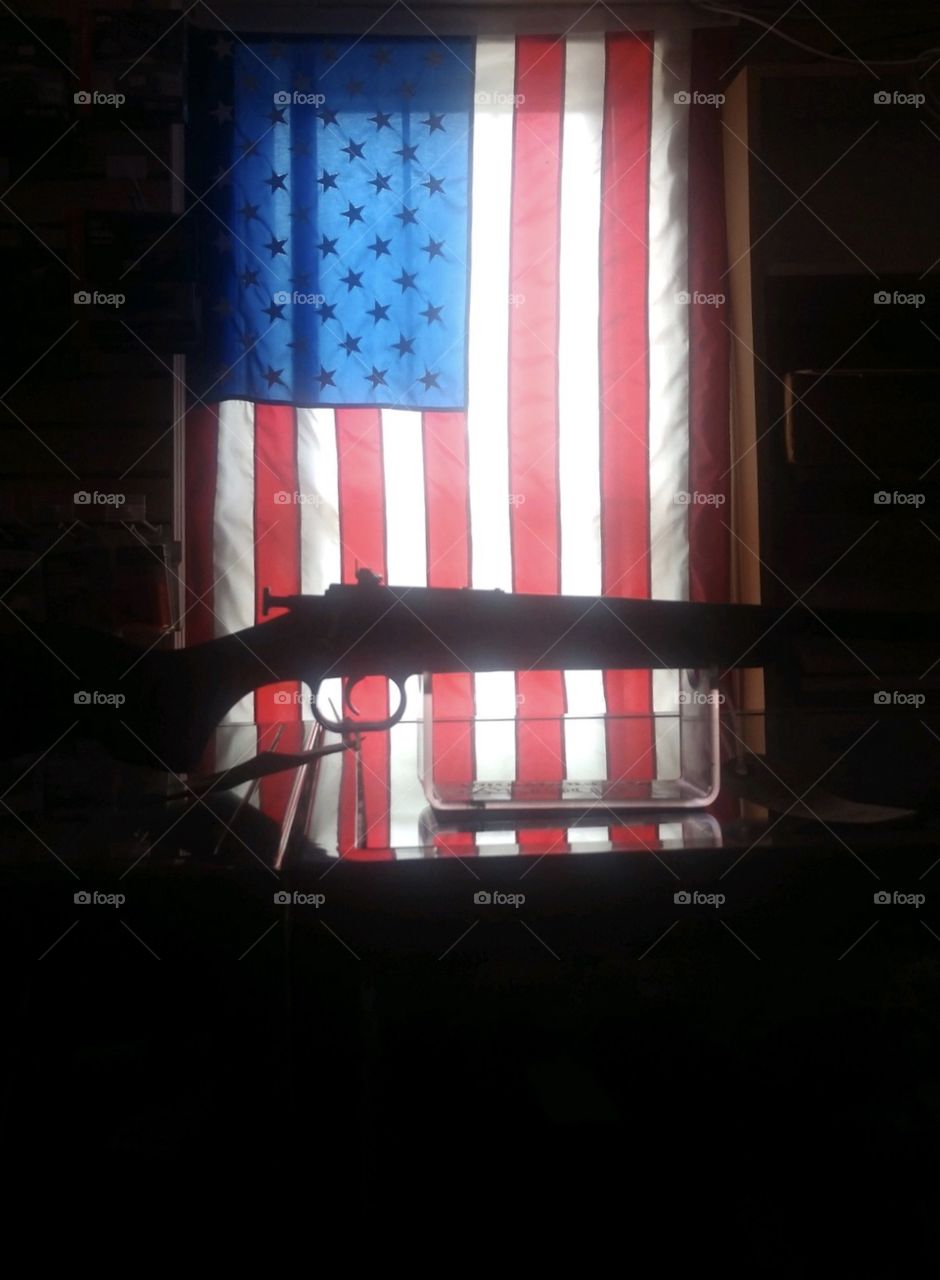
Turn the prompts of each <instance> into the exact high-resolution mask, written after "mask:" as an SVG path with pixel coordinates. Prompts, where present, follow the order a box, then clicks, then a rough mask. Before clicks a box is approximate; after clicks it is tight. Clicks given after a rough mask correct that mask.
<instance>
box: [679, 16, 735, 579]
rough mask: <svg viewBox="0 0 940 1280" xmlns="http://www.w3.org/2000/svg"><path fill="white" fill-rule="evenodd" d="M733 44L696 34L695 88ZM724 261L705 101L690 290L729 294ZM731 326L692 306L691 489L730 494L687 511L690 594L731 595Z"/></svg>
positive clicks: (692, 138)
mask: <svg viewBox="0 0 940 1280" xmlns="http://www.w3.org/2000/svg"><path fill="white" fill-rule="evenodd" d="M716 35H717V36H718V39H716V38H715V37H716ZM702 37H705V38H704V39H703V38H702ZM727 48H728V42H727V36H726V34H725V33H724V32H722V33H720V35H719V34H718V33H716V32H714V31H709V32H694V33H693V39H692V68H691V87H692V89H693V90H695V91H697V92H701V93H716V92H718V91H719V90H720V89H721V82H720V79H719V77H720V75H721V72H722V70H723V68H724V67H726V66H727V61H726V53H727ZM726 266H727V248H726V242H725V210H724V174H723V163H722V131H721V112H720V111H716V110H715V108H714V107H711V106H707V105H705V104H703V103H699V104H698V105H693V106H691V107H690V108H689V291H690V292H694V291H698V292H699V293H707V294H724V292H725V290H726V288H727V284H726V281H725V278H724V270H725V267H726ZM726 326H727V304H726V303H722V304H721V305H720V306H714V307H690V308H689V489H690V490H691V491H692V492H694V493H717V494H721V495H723V497H724V499H725V501H724V503H723V504H721V505H719V504H718V503H717V502H716V503H694V504H693V505H691V506H690V507H689V509H688V514H689V592H690V599H692V600H703V601H722V600H730V599H731V541H730V534H729V533H728V530H727V529H726V528H725V525H726V524H727V523H728V522H729V513H730V503H729V499H730V493H731V479H730V474H731V433H730V401H729V396H730V386H729V377H728V365H729V360H730V345H729V334H728V329H727V327H726Z"/></svg>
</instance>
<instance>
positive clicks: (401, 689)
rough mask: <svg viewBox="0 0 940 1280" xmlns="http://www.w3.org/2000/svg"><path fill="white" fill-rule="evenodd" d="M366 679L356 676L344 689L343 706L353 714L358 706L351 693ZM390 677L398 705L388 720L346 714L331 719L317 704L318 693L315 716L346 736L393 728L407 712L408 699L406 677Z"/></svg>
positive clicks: (315, 701)
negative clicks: (361, 717) (356, 718)
mask: <svg viewBox="0 0 940 1280" xmlns="http://www.w3.org/2000/svg"><path fill="white" fill-rule="evenodd" d="M363 679H365V677H364V676H356V678H355V679H354V680H353V681H351V683H349V684H348V685H347V686H346V687H345V689H344V690H343V706H344V707H346V708H348V709H349V710H350V711H351V712H353V714H357V711H356V707H355V705H354V704H353V701H352V698H351V696H350V695H351V694H352V691H353V689H355V687H356V685H357V684H359V682H360V680H363ZM388 679H389V680H390V681H391V683H392V684H393V685H394V686H395V688H396V689H397V690H398V706H397V707H396V708H395V710H394V712H393V713H392V714H391V715H390V716H389V717H388V719H387V720H352V719H350V718H349V717H348V716H344V717H343V718H342V720H331V719H329V717H328V716H325V715H323V714H322V712H321V711H320V708H319V707H318V706H317V699H316V694H314V696H313V701H312V703H311V710H312V711H313V718H314V719H315V720H316V722H317V724H319V725H321V726H322V728H324V729H327V730H329V731H330V732H331V733H338V734H341V735H342V736H343V737H345V736H346V735H347V734H351V733H369V732H378V731H380V730H383V729H391V728H392V726H393V725H396V724H398V722H399V720H400V719H401V718H402V716H403V715H404V714H405V707H406V706H407V703H408V699H407V696H406V694H405V679H404V677H399V676H389V677H388Z"/></svg>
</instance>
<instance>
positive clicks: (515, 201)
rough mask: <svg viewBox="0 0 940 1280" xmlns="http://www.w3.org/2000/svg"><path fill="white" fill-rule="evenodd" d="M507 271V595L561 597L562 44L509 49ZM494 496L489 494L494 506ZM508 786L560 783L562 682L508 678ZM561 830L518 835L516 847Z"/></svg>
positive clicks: (526, 40) (557, 838)
mask: <svg viewBox="0 0 940 1280" xmlns="http://www.w3.org/2000/svg"><path fill="white" fill-rule="evenodd" d="M515 91H516V101H517V105H516V109H515V116H514V121H513V173H512V213H511V219H512V221H511V227H510V267H509V495H508V496H509V501H510V504H511V505H510V533H511V538H512V572H513V590H514V591H522V592H537V593H540V594H545V595H557V594H558V592H559V590H560V589H561V559H560V556H561V531H560V528H559V487H558V307H559V297H558V254H559V229H560V219H561V148H562V112H563V109H564V94H565V57H564V45H563V44H562V43H561V42H560V41H558V40H551V39H545V38H541V37H528V36H526V37H522V38H520V39H519V40H517V42H516V86H515ZM501 498H502V495H499V494H495V495H494V501H497V502H498V501H500V500H501ZM516 699H517V702H518V711H517V716H516V778H517V780H518V781H520V782H534V781H540V782H542V781H544V782H553V781H555V782H560V781H561V779H562V778H563V777H564V776H565V747H564V734H563V721H562V717H563V715H564V711H565V691H564V679H563V677H562V675H561V673H560V672H557V671H529V672H524V671H523V672H519V673H518V675H517V676H516ZM563 838H564V832H563V831H560V830H559V831H543V832H536V831H533V830H526V829H522V830H520V831H519V833H518V842H519V845H520V847H522V848H525V847H527V846H530V845H532V844H533V843H544V842H548V843H549V844H552V845H554V846H556V847H557V845H558V844H559V843H560V842H561V841H562V840H563Z"/></svg>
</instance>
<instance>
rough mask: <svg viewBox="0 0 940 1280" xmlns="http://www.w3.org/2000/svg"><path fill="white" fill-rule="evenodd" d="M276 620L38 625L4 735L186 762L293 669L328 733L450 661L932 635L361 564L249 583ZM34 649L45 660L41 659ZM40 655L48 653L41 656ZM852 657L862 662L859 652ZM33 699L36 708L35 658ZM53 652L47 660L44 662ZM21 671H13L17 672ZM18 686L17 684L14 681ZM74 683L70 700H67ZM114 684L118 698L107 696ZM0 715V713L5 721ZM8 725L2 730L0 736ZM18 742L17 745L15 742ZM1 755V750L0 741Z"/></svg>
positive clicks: (567, 658)
mask: <svg viewBox="0 0 940 1280" xmlns="http://www.w3.org/2000/svg"><path fill="white" fill-rule="evenodd" d="M272 610H280V611H281V612H280V614H279V616H277V617H275V618H272V619H271V620H269V621H265V622H261V623H258V624H257V625H255V626H253V627H248V628H246V629H245V630H242V631H237V632H234V633H232V634H230V635H226V636H221V637H219V638H217V639H215V640H210V641H206V642H205V643H202V644H198V645H194V646H191V647H187V648H184V649H179V650H175V651H172V652H169V651H166V652H164V651H159V652H157V651H151V652H147V653H142V652H141V651H139V650H135V649H134V648H132V647H131V646H130V645H128V644H126V643H124V642H123V641H120V640H117V639H115V638H113V637H106V636H101V635H99V634H97V633H93V632H82V633H80V632H71V633H68V635H65V634H63V633H62V632H59V631H55V630H52V629H47V630H46V632H45V633H44V634H43V633H42V630H41V629H39V630H37V631H33V632H31V634H32V635H33V636H34V637H36V638H38V639H40V640H41V641H42V646H43V648H39V647H38V646H37V645H36V644H35V641H34V640H30V638H29V636H20V637H19V639H18V648H17V650H16V652H15V653H11V650H10V646H9V645H8V646H7V654H6V656H7V659H8V665H7V670H8V671H10V672H11V673H12V674H13V676H14V684H13V685H12V686H8V689H7V691H6V694H5V697H4V700H3V702H2V704H0V706H2V710H3V711H5V712H6V714H7V717H13V722H14V723H17V724H20V725H23V724H24V723H25V725H26V728H25V731H24V733H23V734H21V736H20V738H19V739H18V741H17V743H16V745H17V746H18V749H19V751H22V750H24V749H31V745H30V736H31V730H30V724H32V726H33V730H35V727H36V722H37V721H38V724H39V726H40V728H41V733H39V734H38V735H37V734H36V733H35V732H33V733H32V736H33V737H34V738H36V742H35V745H36V746H48V745H49V743H50V742H51V741H52V739H53V738H54V736H55V735H54V730H55V728H56V727H57V726H59V725H61V726H64V727H66V728H67V727H68V722H69V719H70V718H71V719H72V720H73V722H74V721H78V723H79V725H80V728H81V730H82V731H83V732H85V733H86V734H90V735H91V736H93V737H96V738H97V739H98V740H99V741H101V742H103V743H104V744H105V746H106V747H107V749H108V750H109V751H110V752H111V753H112V754H113V755H115V756H116V757H118V758H122V759H126V760H129V761H133V762H136V763H142V764H150V765H157V766H163V767H165V768H169V769H171V770H173V771H174V772H182V771H185V770H189V769H192V768H193V767H194V766H195V765H196V764H197V762H198V761H199V758H200V756H201V754H202V752H203V749H204V747H205V745H206V743H207V741H208V739H209V737H210V735H211V734H212V732H213V731H214V730H215V728H216V727H217V726H218V724H219V722H220V721H221V720H222V718H223V716H224V715H225V713H226V712H227V711H228V710H229V709H230V708H231V707H232V706H234V704H235V703H236V702H238V701H239V699H241V698H242V697H244V696H245V695H246V694H247V693H250V692H251V691H252V690H254V689H257V688H260V687H262V686H264V685H269V684H276V683H281V682H282V681H303V682H305V683H306V684H308V685H309V686H310V688H311V690H312V691H313V694H314V698H313V703H312V709H313V714H314V716H315V718H316V719H317V720H318V721H319V723H320V724H321V725H323V726H324V728H326V729H329V730H332V731H333V732H335V733H339V734H342V735H352V734H356V733H361V732H369V731H380V730H384V729H388V728H390V727H391V726H392V725H394V724H396V723H397V722H398V721H399V720H400V719H401V717H402V716H403V715H404V713H405V708H406V698H405V682H406V680H407V679H408V677H409V676H412V675H416V674H420V673H423V672H428V673H432V674H433V673H444V672H461V671H472V672H476V671H529V670H534V671H539V670H578V669H581V670H612V669H617V668H665V669H682V668H691V669H699V668H715V669H717V670H719V671H722V672H726V671H728V670H731V669H732V668H738V667H758V666H766V665H768V664H771V663H780V662H787V663H790V662H792V661H793V660H794V656H795V655H796V654H797V652H798V651H799V649H800V647H801V646H802V645H803V644H805V642H808V641H809V642H815V641H820V640H823V641H829V642H832V640H833V638H834V637H835V638H837V639H838V640H841V642H842V643H843V645H845V646H846V647H847V648H849V649H851V650H852V651H853V652H854V651H855V647H856V646H857V645H864V644H871V643H874V644H878V645H882V644H886V643H887V644H889V645H890V644H891V643H893V642H895V641H896V640H897V639H898V638H899V637H900V638H904V637H905V636H908V637H916V638H917V639H918V640H919V641H921V642H927V643H930V644H933V645H935V644H936V643H937V641H938V640H940V614H938V613H926V614H900V613H879V614H873V613H866V612H863V611H856V610H849V609H839V610H825V611H820V612H815V611H813V610H811V609H809V608H808V606H805V605H802V604H794V605H792V606H790V607H789V608H784V609H780V608H773V607H770V606H764V605H731V604H697V603H686V602H681V601H667V600H635V599H623V598H618V597H608V596H542V595H525V594H515V593H507V592H503V591H500V590H495V591H480V590H473V589H470V588H461V589H452V588H433V587H392V586H386V585H383V583H382V582H381V580H380V579H379V578H377V577H376V576H375V575H374V574H373V573H371V572H370V571H369V570H368V569H360V570H359V572H358V576H357V582H356V583H355V584H354V585H335V586H331V587H330V588H329V589H328V590H327V591H326V592H325V593H324V594H323V595H322V596H304V595H294V596H274V595H271V594H270V592H269V591H268V590H267V589H265V591H264V594H263V613H264V615H267V614H268V613H269V612H271V611H272ZM44 650H48V652H49V653H51V654H52V657H48V656H45V658H44ZM53 658H54V659H55V660H56V661H53ZM860 660H862V659H860ZM43 661H44V665H43V666H42V670H41V671H40V673H39V679H40V682H41V683H42V687H43V694H44V696H43V698H42V699H41V703H40V706H39V711H40V714H39V716H38V717H37V715H36V697H35V688H36V679H35V674H36V671H37V663H39V664H42V663H43ZM56 663H58V666H57V665H56ZM24 665H25V668H26V670H28V671H29V672H31V673H32V674H33V677H34V678H33V680H32V681H31V682H28V681H24V679H23V670H24ZM334 676H341V677H344V680H345V690H344V695H343V706H342V708H341V714H337V715H336V716H334V717H332V718H331V717H329V716H327V715H325V714H324V711H323V709H322V708H321V707H320V706H318V705H317V702H316V691H317V690H318V688H319V686H320V685H321V684H322V682H323V681H324V680H326V679H328V678H330V677H334ZM367 676H386V677H388V679H389V680H390V681H392V682H393V683H394V684H395V685H396V686H397V689H398V705H397V706H396V707H395V709H394V711H392V712H391V714H390V715H389V716H388V717H387V718H386V719H383V720H378V721H375V720H365V721H364V720H361V719H358V718H357V713H356V709H355V703H354V689H355V686H356V685H357V684H358V683H359V681H360V680H362V679H364V678H365V677H367ZM27 683H28V684H30V687H31V688H32V689H33V691H34V692H33V694H32V695H31V697H29V698H24V697H23V696H21V695H20V694H18V692H17V691H18V690H21V689H22V688H23V686H24V684H27ZM82 695H84V698H85V700H84V701H80V697H81V696H82ZM114 695H119V696H120V699H121V701H120V702H119V703H115V702H114V701H112V702H110V703H109V702H108V701H107V700H106V699H107V697H108V696H111V697H112V698H113V697H114ZM8 722H9V720H8ZM9 737H10V735H7V738H8V739H9ZM24 742H25V745H24ZM7 753H8V754H12V753H11V752H10V750H9V742H8V745H7Z"/></svg>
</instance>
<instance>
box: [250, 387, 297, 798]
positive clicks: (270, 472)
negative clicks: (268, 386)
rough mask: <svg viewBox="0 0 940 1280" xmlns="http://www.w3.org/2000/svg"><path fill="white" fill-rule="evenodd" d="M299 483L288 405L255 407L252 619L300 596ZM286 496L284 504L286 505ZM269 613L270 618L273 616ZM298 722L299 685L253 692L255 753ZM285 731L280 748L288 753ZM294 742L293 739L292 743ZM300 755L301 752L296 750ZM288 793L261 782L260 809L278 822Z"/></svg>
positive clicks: (282, 784)
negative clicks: (278, 730) (274, 729)
mask: <svg viewBox="0 0 940 1280" xmlns="http://www.w3.org/2000/svg"><path fill="white" fill-rule="evenodd" d="M297 489H298V481H297V436H296V417H295V414H294V410H293V408H292V407H291V406H290V405H273V404H258V405H255V618H256V619H257V621H259V622H263V621H264V620H265V615H264V614H263V613H262V592H263V590H264V588H265V587H268V588H270V590H271V593H272V594H273V595H294V594H296V593H297V592H299V591H300V506H299V504H298V503H297V502H296V501H295V500H294V499H295V495H296V493H297ZM285 496H286V498H287V501H285ZM281 612H282V611H281V610H279V609H278V610H273V611H272V613H270V614H268V615H267V616H268V617H273V616H277V615H278V614H279V613H281ZM300 719H301V705H300V685H299V684H298V683H297V681H289V682H283V683H278V684H275V683H272V684H269V685H265V686H264V687H263V688H261V689H257V690H256V691H255V723H256V724H257V726H258V750H259V751H260V750H263V749H265V748H270V746H271V743H272V736H271V733H270V732H269V726H271V725H273V724H277V723H279V722H286V723H287V724H293V725H296V726H297V728H298V729H299V727H300V726H299V721H300ZM286 738H287V735H286V730H285V732H284V733H282V735H281V741H280V744H279V749H282V750H289V749H290V748H289V747H288V745H287V741H286ZM291 741H292V742H293V743H296V741H297V739H296V737H295V738H293V739H291ZM297 749H298V750H299V747H298V748H297ZM289 792H290V775H289V774H278V775H277V776H275V777H272V778H264V779H262V781H261V809H262V812H264V813H266V814H267V815H268V817H270V818H273V819H274V820H275V821H278V822H279V821H280V820H281V819H282V818H283V816H284V806H285V804H286V802H287V796H288V794H289Z"/></svg>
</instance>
